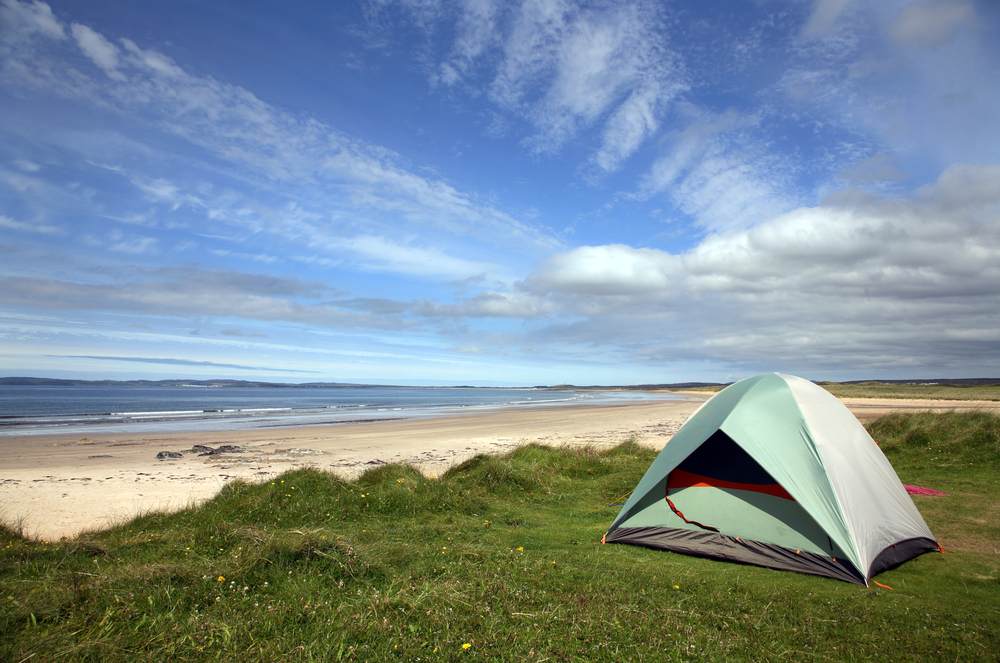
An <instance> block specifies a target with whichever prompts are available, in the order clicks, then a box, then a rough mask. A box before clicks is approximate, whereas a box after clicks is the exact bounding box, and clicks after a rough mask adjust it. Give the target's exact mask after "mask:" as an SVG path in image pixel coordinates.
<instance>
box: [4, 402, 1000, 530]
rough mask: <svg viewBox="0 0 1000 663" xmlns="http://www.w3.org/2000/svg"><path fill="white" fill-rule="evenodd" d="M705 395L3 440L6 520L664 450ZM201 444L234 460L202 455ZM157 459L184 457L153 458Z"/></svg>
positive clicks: (871, 406)
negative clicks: (575, 450)
mask: <svg viewBox="0 0 1000 663" xmlns="http://www.w3.org/2000/svg"><path fill="white" fill-rule="evenodd" d="M709 395H710V394H698V395H697V396H696V395H695V394H691V396H692V398H691V399H689V400H658V401H642V402H627V403H605V404H586V405H572V406H569V405H566V404H561V405H550V406H539V407H532V408H517V407H511V408H501V409H493V410H488V411H474V412H462V413H456V414H451V415H448V416H442V417H432V418H408V419H391V420H382V421H365V422H351V423H338V424H333V425H311V426H290V427H286V426H282V427H275V428H252V429H244V430H228V431H201V432H192V431H183V432H166V433H164V432H159V433H155V432H148V433H145V432H144V433H122V432H119V433H100V434H86V435H80V434H69V433H63V434H57V435H33V436H7V437H0V505H2V507H0V509H2V510H0V520H2V521H3V522H4V523H5V524H7V525H17V524H18V523H19V524H20V526H21V528H22V529H23V531H24V533H25V534H27V535H29V536H34V537H38V538H41V539H44V540H55V539H58V538H60V537H64V536H75V535H77V534H80V533H81V532H85V531H87V530H93V529H101V528H105V527H108V526H111V525H113V524H115V523H117V522H122V521H124V520H127V519H129V518H131V517H134V516H135V515H136V514H138V513H143V512H148V511H153V510H177V509H180V508H184V507H186V506H189V505H193V504H198V503H200V502H203V501H205V500H207V499H210V498H211V497H212V496H214V495H215V494H216V493H217V492H218V491H219V489H221V488H222V486H224V485H225V484H226V483H227V482H228V481H232V480H234V479H242V480H247V481H265V480H267V479H270V478H271V477H274V476H275V475H277V474H280V473H282V472H285V471H288V470H291V469H296V468H305V467H310V468H316V469H320V470H324V471H331V472H334V473H336V474H338V475H340V476H343V477H345V478H349V479H350V478H355V477H357V476H358V475H360V474H361V473H362V472H363V471H364V470H366V469H369V468H371V467H375V466H377V465H381V464H384V463H408V464H411V465H413V466H415V467H416V468H418V469H419V470H420V471H421V472H424V473H425V474H427V475H429V476H437V475H440V474H441V473H442V472H444V471H445V470H446V469H447V468H448V467H450V466H452V465H454V464H457V463H460V462H462V461H464V460H466V459H468V458H470V457H472V456H474V455H476V454H480V453H503V452H506V451H510V450H511V449H513V448H515V447H517V446H521V445H524V444H531V443H540V444H548V445H553V446H561V445H568V446H584V445H592V446H597V447H609V446H614V445H616V444H619V443H621V442H623V441H624V440H626V439H629V438H634V439H636V441H637V442H638V443H640V444H644V445H647V446H650V447H652V448H660V447H662V446H663V445H664V444H665V443H666V442H667V441H668V440H669V439H670V437H671V436H672V435H673V434H674V433H675V432H676V431H677V430H678V429H679V428H680V427H681V425H683V423H684V422H685V421H686V420H687V418H688V417H689V416H690V415H691V414H692V413H693V412H694V411H695V410H696V409H697V408H698V407H699V406H700V404H701V403H702V402H703V401H704V400H705V399H707V397H708V396H709ZM699 397H700V398H699ZM843 400H844V402H845V403H846V404H847V405H848V407H849V408H851V410H852V412H854V414H855V415H856V416H858V417H859V418H860V419H862V420H863V421H868V420H870V419H873V418H876V417H878V416H882V415H883V414H887V413H889V412H893V411H921V410H930V411H952V410H981V409H986V410H991V411H994V412H1000V403H998V402H994V401H984V402H979V401H963V402H956V401H927V400H904V399H858V398H849V399H843ZM194 445H207V446H208V447H212V448H218V447H219V446H221V445H235V446H236V447H239V451H237V452H229V453H227V452H223V453H217V454H213V455H198V454H197V453H195V452H192V451H191V448H192V447H193V446H194ZM161 451H165V452H172V453H176V454H180V455H179V457H177V458H171V459H168V460H157V458H156V455H157V453H159V452H161Z"/></svg>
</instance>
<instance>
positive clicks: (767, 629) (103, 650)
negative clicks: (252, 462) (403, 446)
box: [0, 414, 1000, 661]
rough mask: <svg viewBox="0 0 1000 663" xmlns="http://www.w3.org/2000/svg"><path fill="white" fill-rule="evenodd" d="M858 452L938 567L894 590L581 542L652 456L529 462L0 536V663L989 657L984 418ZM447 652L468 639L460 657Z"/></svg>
mask: <svg viewBox="0 0 1000 663" xmlns="http://www.w3.org/2000/svg"><path fill="white" fill-rule="evenodd" d="M870 428H871V430H872V431H873V434H874V436H875V437H876V439H877V440H878V441H879V442H880V444H881V445H882V446H883V448H884V449H885V450H886V453H887V455H888V456H889V457H890V459H891V460H892V462H893V464H894V465H895V467H896V468H897V470H898V472H899V474H900V476H901V478H902V479H903V481H904V482H910V483H920V484H922V485H929V486H933V487H936V488H941V489H943V490H946V491H948V493H949V495H948V496H947V497H939V498H929V497H917V498H916V500H917V504H918V506H919V507H920V508H921V510H922V511H923V513H924V514H925V515H926V517H927V520H928V522H929V524H930V526H931V528H932V530H934V531H935V533H936V534H937V535H938V536H939V537H940V538H941V540H942V543H943V544H944V546H945V549H946V551H947V552H946V554H944V555H939V554H930V555H924V556H923V557H920V558H918V559H916V560H914V561H912V562H909V563H907V564H905V565H903V566H902V567H900V568H898V569H895V570H893V571H890V572H888V573H885V574H883V575H882V576H880V578H879V579H880V580H881V581H882V582H884V583H886V584H889V585H891V586H893V587H894V588H895V591H892V592H887V591H881V590H866V589H865V588H863V587H859V586H856V585H851V584H847V583H842V582H838V581H834V580H829V579H825V578H816V577H811V576H803V575H798V574H793V573H787V572H779V571H772V570H768V569H760V568H755V567H748V566H740V565H736V564H729V563H724V562H716V561H711V560H704V559H697V558H693V557H687V556H683V555H677V554H671V553H666V552H657V551H651V550H645V549H642V548H637V547H633V546H622V545H606V546H602V545H600V543H599V540H600V537H601V534H602V532H603V531H604V529H605V528H606V527H607V525H608V523H609V522H610V520H611V519H612V518H613V516H614V515H615V513H616V512H617V507H616V506H614V505H613V504H614V503H615V502H617V501H619V500H620V499H621V498H622V497H623V496H624V495H625V494H626V493H627V492H629V490H630V489H631V488H632V487H633V486H634V484H635V483H636V481H637V480H638V479H639V477H640V476H641V474H642V472H643V471H644V470H645V469H646V467H647V465H648V464H649V462H650V461H651V460H652V458H653V456H654V454H653V452H651V451H650V450H648V449H645V448H641V447H639V446H637V445H635V444H632V443H626V444H623V445H621V446H619V447H617V448H614V449H610V450H606V451H595V450H592V449H582V450H569V449H553V448H546V447H540V446H527V447H523V448H520V449H518V450H517V451H515V452H513V453H511V454H509V455H506V456H479V457H476V458H474V459H472V460H469V461H467V462H466V463H464V464H462V465H460V466H458V467H456V468H454V469H452V470H451V471H449V472H448V473H447V474H446V475H445V476H444V477H442V478H441V479H440V480H431V479H427V478H425V477H423V476H421V475H420V474H419V473H418V472H416V471H415V470H413V469H412V468H409V467H404V466H398V465H388V466H382V467H379V468H377V469H374V470H371V471H369V472H368V473H367V474H365V475H364V476H362V477H361V478H360V479H359V480H358V481H354V482H347V481H342V480H340V479H337V478H335V477H334V476H332V475H329V474H324V473H320V472H315V471H296V472H291V473H288V474H285V475H284V476H282V477H281V478H279V479H277V480H275V481H274V482H268V483H265V484H261V485H248V484H245V483H232V484H229V485H228V486H226V488H224V489H223V491H222V492H221V493H220V494H219V495H218V497H216V498H215V499H213V500H212V501H210V502H208V503H207V504H204V505H203V506H201V507H198V508H193V509H189V510H186V511H183V512H179V513H173V514H150V515H146V516H143V517H141V518H138V519H136V520H134V521H132V522H129V523H127V524H124V525H122V526H120V527H117V528H114V529H111V530H107V531H102V532H94V533H90V534H86V535H82V536H80V537H78V538H77V539H75V540H72V541H65V542H60V543H49V544H46V543H39V542H34V541H29V540H26V539H24V538H22V537H21V536H19V535H17V534H16V533H14V532H13V531H10V530H3V531H2V532H0V660H9V661H21V660H52V659H59V658H69V659H85V660H134V659H142V660H167V659H175V658H182V659H243V660H323V661H335V660H372V659H392V660H406V661H410V660H440V659H454V660H461V659H470V660H472V659H476V660H492V659H506V660H518V661H523V660H543V659H547V660H584V659H587V660H590V659H606V660H655V661H660V660H689V659H708V660H761V659H794V660H812V659H818V660H831V661H840V660H861V659H865V660H867V659H883V660H900V659H909V660H928V659H941V660H961V661H970V660H988V659H994V658H995V656H996V652H997V651H1000V583H998V572H1000V558H998V555H997V553H998V548H1000V530H998V522H1000V518H998V517H997V516H998V514H997V504H1000V481H998V480H997V479H998V472H1000V448H998V445H1000V418H998V417H996V416H995V415H989V414H910V415H892V416H890V417H885V418H883V419H880V420H877V421H875V422H873V423H872V424H871V426H870ZM463 643H468V644H470V645H471V647H469V648H468V649H467V650H466V649H463V648H462V645H463Z"/></svg>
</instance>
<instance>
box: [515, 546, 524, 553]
mask: <svg viewBox="0 0 1000 663" xmlns="http://www.w3.org/2000/svg"><path fill="white" fill-rule="evenodd" d="M514 550H516V551H517V552H524V546H518V547H517V548H514Z"/></svg>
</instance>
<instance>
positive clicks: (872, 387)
mask: <svg viewBox="0 0 1000 663" xmlns="http://www.w3.org/2000/svg"><path fill="white" fill-rule="evenodd" d="M818 384H821V385H822V386H823V388H824V389H826V390H827V391H829V392H830V393H832V394H833V395H834V396H837V397H839V398H916V399H925V400H926V399H941V400H955V401H1000V384H977V385H954V384H896V383H892V382H878V381H874V380H873V381H871V382H856V383H850V384H848V383H844V382H820V383H818ZM721 389H722V385H710V386H705V387H686V388H684V389H683V390H681V391H704V392H706V393H713V392H716V391H719V390H721Z"/></svg>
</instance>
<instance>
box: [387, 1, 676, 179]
mask: <svg viewBox="0 0 1000 663" xmlns="http://www.w3.org/2000/svg"><path fill="white" fill-rule="evenodd" d="M404 7H407V8H408V9H409V10H410V11H411V12H413V14H414V15H415V16H417V17H419V20H418V23H419V24H420V25H422V26H423V28H424V29H425V30H426V31H427V32H428V33H432V36H433V34H437V33H436V32H435V31H438V32H440V33H441V34H445V35H453V38H452V39H451V43H450V45H449V46H447V47H446V48H445V51H446V52H447V55H446V56H445V57H444V58H443V59H441V60H440V61H438V62H437V63H436V65H435V66H434V67H433V69H432V72H431V76H430V78H431V82H432V83H433V84H443V85H445V86H448V87H459V88H460V89H463V90H466V91H468V92H469V93H470V94H472V95H473V96H474V97H476V98H482V93H483V91H484V90H485V91H486V93H487V95H486V96H487V97H488V99H489V100H491V101H492V102H493V103H494V104H495V108H496V111H497V112H495V113H491V114H490V117H491V120H490V122H491V127H492V128H490V129H488V131H494V132H495V127H496V126H498V124H504V123H506V122H507V120H506V119H505V118H506V117H514V118H517V119H518V120H520V121H521V122H525V123H527V125H528V126H529V127H530V132H529V134H528V135H527V136H525V138H524V144H525V145H526V146H527V147H528V148H529V149H530V150H532V151H534V152H536V153H539V154H552V153H555V152H557V151H559V150H561V149H562V148H563V147H564V146H565V145H566V144H567V143H568V142H569V141H570V140H572V139H574V138H576V137H578V136H579V135H580V134H581V133H584V132H586V131H588V130H590V129H592V128H595V127H596V128H598V129H599V141H598V143H599V144H598V145H597V147H596V148H595V149H594V150H592V156H591V158H590V159H589V162H588V163H589V166H590V167H591V169H592V170H594V171H595V172H597V173H609V172H613V171H616V170H618V169H619V168H620V167H621V165H622V164H623V163H624V162H625V161H626V160H627V159H628V158H629V157H631V156H632V154H634V153H635V152H636V151H637V150H638V149H639V148H640V147H641V146H642V145H643V143H645V142H646V141H647V140H648V139H649V138H650V137H651V136H653V135H654V134H655V133H656V131H657V129H658V127H659V125H660V122H661V121H662V118H663V116H664V114H665V113H666V112H667V109H668V108H669V106H670V104H671V102H672V101H673V99H674V98H675V97H676V96H677V95H678V94H679V93H680V92H681V91H683V90H685V89H686V82H685V76H684V73H683V68H682V66H681V63H680V58H679V57H677V56H676V55H675V54H674V52H673V51H672V50H671V48H670V46H669V42H670V40H669V38H668V35H667V34H666V32H665V31H664V30H663V29H662V28H663V23H664V21H663V16H662V14H663V10H662V9H661V7H660V6H659V5H658V4H657V3H653V2H631V3H611V4H605V5H596V6H580V5H579V3H574V2H570V1H568V0H525V1H524V2H520V3H497V2H494V1H493V0H467V1H466V2H460V3H458V5H457V7H456V8H455V9H454V11H448V10H444V9H443V8H442V7H439V6H437V5H431V6H428V5H425V4H422V3H418V4H416V5H415V4H413V3H404ZM449 22H450V23H453V24H454V30H453V31H451V32H448V31H447V30H440V27H441V26H442V25H446V24H448V23H449Z"/></svg>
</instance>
